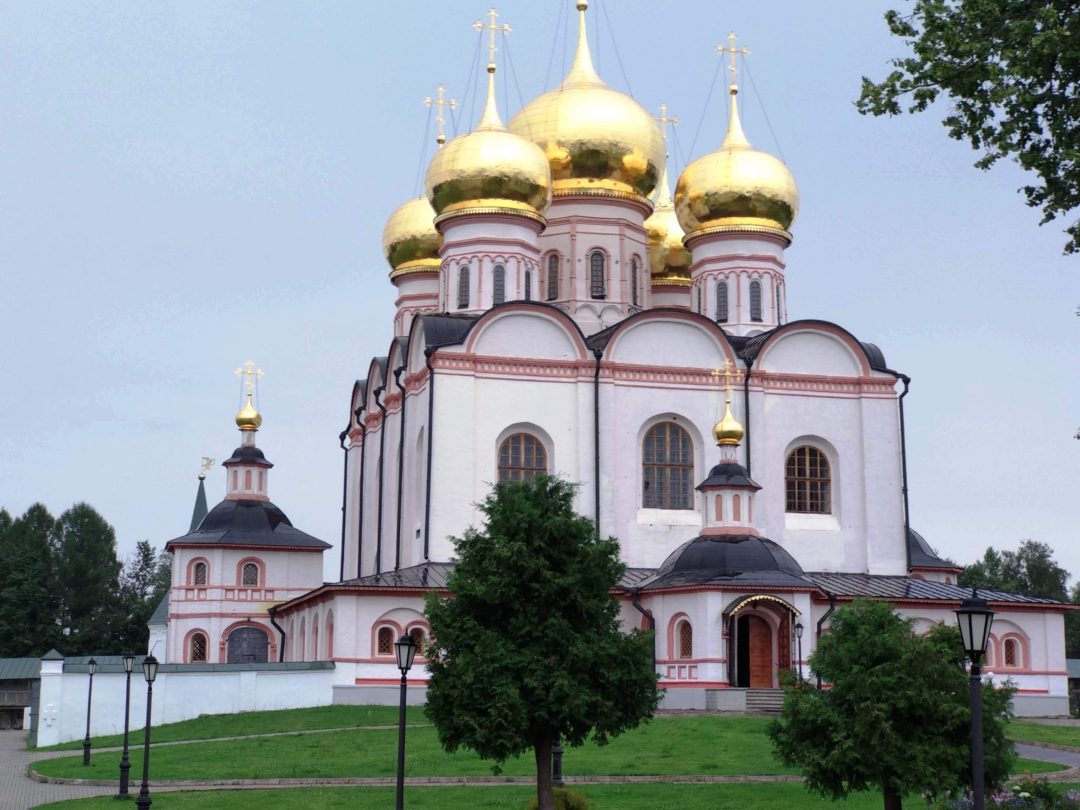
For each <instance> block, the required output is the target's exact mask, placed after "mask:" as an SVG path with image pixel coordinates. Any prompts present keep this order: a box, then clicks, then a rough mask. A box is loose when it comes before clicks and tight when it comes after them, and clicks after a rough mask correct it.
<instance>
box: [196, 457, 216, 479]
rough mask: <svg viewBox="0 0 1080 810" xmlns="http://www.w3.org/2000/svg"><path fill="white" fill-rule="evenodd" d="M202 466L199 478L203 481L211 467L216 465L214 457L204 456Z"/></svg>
mask: <svg viewBox="0 0 1080 810" xmlns="http://www.w3.org/2000/svg"><path fill="white" fill-rule="evenodd" d="M200 466H201V469H200V470H199V480H200V481H202V480H203V479H204V478H206V474H207V473H208V472H210V468H211V467H213V466H214V459H212V458H210V456H203V457H202V464H201V465H200Z"/></svg>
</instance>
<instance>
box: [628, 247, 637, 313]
mask: <svg viewBox="0 0 1080 810" xmlns="http://www.w3.org/2000/svg"><path fill="white" fill-rule="evenodd" d="M630 303H631V304H633V305H634V306H635V307H636V306H637V305H638V260H637V256H635V257H634V258H632V259H631V260H630Z"/></svg>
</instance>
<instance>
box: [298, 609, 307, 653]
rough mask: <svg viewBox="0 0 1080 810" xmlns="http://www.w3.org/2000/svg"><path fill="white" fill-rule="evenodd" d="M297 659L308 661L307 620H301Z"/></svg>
mask: <svg viewBox="0 0 1080 810" xmlns="http://www.w3.org/2000/svg"><path fill="white" fill-rule="evenodd" d="M296 645H297V648H296V660H297V661H307V621H306V620H305V619H301V620H300V635H299V636H298V637H297V639H296Z"/></svg>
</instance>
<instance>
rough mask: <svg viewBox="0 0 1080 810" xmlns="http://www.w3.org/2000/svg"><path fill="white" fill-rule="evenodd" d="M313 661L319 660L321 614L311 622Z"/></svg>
mask: <svg viewBox="0 0 1080 810" xmlns="http://www.w3.org/2000/svg"><path fill="white" fill-rule="evenodd" d="M311 660H312V661H318V660H319V614H318V613H316V614H315V618H314V619H312V620H311Z"/></svg>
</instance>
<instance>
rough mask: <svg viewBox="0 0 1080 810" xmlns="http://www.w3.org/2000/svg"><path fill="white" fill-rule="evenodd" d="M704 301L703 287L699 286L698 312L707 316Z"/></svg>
mask: <svg viewBox="0 0 1080 810" xmlns="http://www.w3.org/2000/svg"><path fill="white" fill-rule="evenodd" d="M702 299H703V296H702V292H701V285H700V284H699V285H698V288H697V311H698V312H699V313H700V314H702V315H704V314H705V304H704V303H703V301H702Z"/></svg>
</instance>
